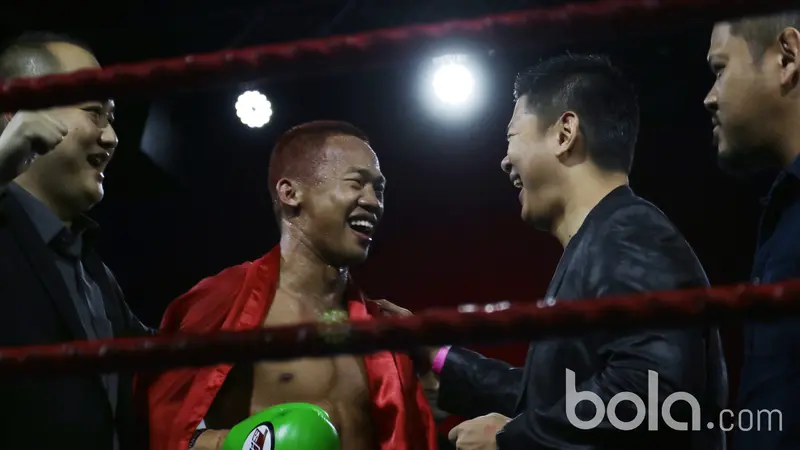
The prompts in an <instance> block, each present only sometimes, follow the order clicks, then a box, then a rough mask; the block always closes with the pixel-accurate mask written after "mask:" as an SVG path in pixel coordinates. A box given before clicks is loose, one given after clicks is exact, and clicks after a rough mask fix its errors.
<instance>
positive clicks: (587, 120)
mask: <svg viewBox="0 0 800 450" xmlns="http://www.w3.org/2000/svg"><path fill="white" fill-rule="evenodd" d="M516 98H517V102H516V106H515V109H514V114H513V117H512V119H511V123H510V124H509V127H508V152H507V155H506V157H505V158H504V159H503V161H502V168H503V170H504V171H505V172H507V173H508V174H509V177H510V179H511V182H512V184H513V185H514V186H515V187H517V188H518V189H519V190H520V194H519V198H520V202H521V203H522V219H523V220H525V221H526V222H528V223H531V224H533V225H535V226H536V227H537V228H539V229H542V230H545V231H548V232H550V233H551V234H552V235H553V236H555V237H556V238H557V239H558V240H559V241H560V242H561V244H562V245H563V247H564V254H563V256H562V258H561V261H560V262H559V264H558V267H557V269H556V273H555V275H554V276H553V279H552V281H551V283H550V286H549V288H548V291H547V297H546V299H547V300H546V301H545V302H544V304H543V307H546V306H547V305H548V304H554V303H555V302H562V301H574V300H578V299H580V300H581V301H591V299H592V298H596V297H603V296H608V295H626V294H633V293H637V292H645V291H659V290H669V289H679V288H688V287H698V286H706V285H707V283H708V281H707V279H706V276H705V273H704V271H703V268H702V267H701V265H700V263H699V261H698V260H697V258H696V256H695V254H694V252H693V251H692V249H691V248H690V247H689V245H688V244H687V243H686V241H685V240H684V238H683V237H682V236H681V234H680V233H679V232H678V230H677V229H676V228H675V226H674V225H673V224H672V223H670V221H669V220H668V219H667V218H666V217H665V216H664V214H663V213H662V212H661V211H660V210H659V209H658V208H656V207H655V206H653V205H652V204H651V203H648V202H647V201H645V200H643V199H641V198H639V197H637V196H636V195H634V193H633V192H632V191H631V189H630V188H629V187H628V185H627V183H628V172H629V171H630V168H631V163H632V160H633V152H634V146H635V144H636V136H637V133H638V126H639V117H638V114H639V111H638V105H637V101H636V97H635V94H634V92H633V89H632V88H631V87H630V85H629V84H628V83H627V82H626V81H625V79H624V77H623V76H622V75H621V74H620V73H619V72H618V71H617V70H616V69H615V68H614V67H613V66H612V65H611V64H610V63H609V62H608V61H607V60H606V59H604V58H601V57H597V56H563V57H557V58H553V59H550V60H548V61H545V62H543V63H542V64H540V65H539V66H537V67H534V68H532V69H530V70H528V71H526V72H523V73H521V74H520V75H519V77H518V78H517V82H516ZM434 355H435V356H434V357H433V363H434V364H433V366H434V367H433V368H434V372H438V373H439V382H440V384H439V393H438V404H439V405H438V406H439V407H440V408H441V409H443V410H445V411H448V412H450V413H453V414H457V415H462V416H467V417H471V418H473V419H472V420H468V421H466V422H464V423H462V424H461V425H459V426H457V427H455V428H454V429H453V430H452V431H451V432H450V439H451V440H452V441H453V442H454V443H455V444H456V447H457V448H458V449H459V450H495V449H498V450H534V449H621V448H639V449H648V450H652V449H660V448H664V449H672V450H674V449H678V448H680V449H722V448H724V445H725V443H724V434H723V433H722V431H721V430H720V429H719V423H718V416H719V413H720V411H721V410H722V408H723V407H724V402H725V398H726V395H727V381H726V374H725V363H724V359H723V355H722V352H721V344H720V340H719V334H718V331H717V330H716V329H715V328H703V327H687V328H684V329H677V330H652V329H650V330H644V331H640V332H636V333H630V332H628V333H621V332H619V333H618V332H613V331H608V332H598V333H591V334H587V335H584V336H581V337H578V338H572V339H551V340H542V341H537V342H533V343H531V345H530V348H529V350H528V356H527V360H526V363H525V368H524V370H522V369H518V368H515V367H512V366H510V365H508V364H506V363H504V362H501V361H496V360H491V359H487V358H484V357H482V356H480V355H478V354H476V353H473V352H471V351H468V350H465V349H463V348H456V347H452V348H444V349H441V350H439V351H437V352H435V353H434ZM655 376H657V378H655ZM653 391H655V392H656V394H655V397H657V400H656V399H653V394H652V393H653ZM681 392H687V393H689V394H691V395H693V396H694V399H695V400H697V403H698V404H697V405H696V406H693V407H690V403H689V402H686V401H678V402H676V403H673V404H672V406H671V407H670V408H669V411H668V412H669V413H671V415H670V416H666V415H662V414H661V412H660V411H661V409H660V405H661V404H663V402H664V401H665V400H666V399H667V397H668V396H670V395H671V394H675V393H678V396H673V397H672V399H676V398H678V397H679V396H681V394H680V393H681ZM620 393H630V394H633V395H635V396H638V397H639V399H641V403H640V404H639V405H638V406H637V405H636V404H635V403H633V402H632V401H630V400H628V401H622V402H619V403H617V402H618V401H619V400H620V399H621V398H622V397H616V399H615V400H612V398H614V397H615V396H616V395H618V394H620ZM630 394H629V395H625V396H627V397H629V398H630ZM649 394H650V396H649ZM683 397H684V398H685V396H683ZM590 399H592V400H590ZM652 402H657V403H658V406H659V407H658V408H656V407H652V406H649V405H650V404H651V403H652ZM598 406H599V407H598ZM670 418H671V419H670ZM698 420H699V421H698ZM709 423H710V424H711V426H714V429H713V430H708V429H707V427H708V426H709V425H708V424H709ZM682 424H683V425H688V427H689V431H678V430H676V429H675V428H680V425H682ZM656 427H657V430H654V428H656ZM624 428H632V429H630V430H629V431H624V430H623V429H624ZM691 430H699V431H691Z"/></svg>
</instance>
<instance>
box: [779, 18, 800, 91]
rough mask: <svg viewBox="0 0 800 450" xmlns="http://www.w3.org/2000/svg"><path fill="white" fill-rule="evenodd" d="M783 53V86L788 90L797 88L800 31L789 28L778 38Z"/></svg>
mask: <svg viewBox="0 0 800 450" xmlns="http://www.w3.org/2000/svg"><path fill="white" fill-rule="evenodd" d="M778 44H779V45H780V52H781V85H782V86H785V87H786V88H787V89H791V88H794V87H795V86H797V84H798V82H799V81H800V80H798V79H799V78H800V67H798V66H799V65H800V31H798V30H797V28H793V27H789V28H786V29H785V30H783V31H782V32H781V34H780V35H779V36H778Z"/></svg>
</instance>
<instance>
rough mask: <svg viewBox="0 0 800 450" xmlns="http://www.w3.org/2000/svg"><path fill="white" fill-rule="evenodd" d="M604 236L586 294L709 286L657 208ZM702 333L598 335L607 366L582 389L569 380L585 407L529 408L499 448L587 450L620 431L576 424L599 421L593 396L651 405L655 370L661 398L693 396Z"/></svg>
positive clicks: (627, 212) (623, 415)
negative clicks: (622, 396)
mask: <svg viewBox="0 0 800 450" xmlns="http://www.w3.org/2000/svg"><path fill="white" fill-rule="evenodd" d="M601 231H602V232H601V233H600V234H599V235H600V236H604V237H603V242H602V244H600V245H597V246H595V247H596V249H592V250H590V253H589V254H588V258H587V259H586V262H587V265H586V268H585V270H584V277H583V283H584V289H583V292H584V293H586V296H588V297H602V296H609V295H626V294H632V293H636V292H644V291H660V290H670V289H680V288H687V287H701V286H706V285H708V281H707V279H706V276H705V273H704V272H703V269H702V267H701V266H700V263H699V261H698V260H697V258H696V257H695V255H694V252H693V251H692V249H691V248H690V247H689V245H688V244H687V243H686V241H685V240H684V239H683V237H682V236H681V235H680V233H678V231H677V230H675V228H674V226H673V225H672V224H671V223H669V222H668V220H667V219H666V217H664V216H663V215H662V214H661V213H660V211H658V210H657V209H656V208H655V207H647V206H643V205H642V206H640V205H636V206H631V207H628V208H624V209H622V210H620V211H617V212H616V213H615V214H614V216H612V217H611V218H610V220H609V221H608V222H607V223H606V224H604V229H603V230H601ZM591 252H602V253H601V254H594V255H592V254H591ZM590 261H591V262H594V263H593V264H592V263H589V262H590ZM597 261H600V263H599V264H598V263H597ZM702 334H703V331H702V330H700V329H687V330H646V331H642V332H638V333H634V334H627V335H619V334H617V335H614V334H603V333H600V334H597V335H595V336H594V337H593V338H594V339H597V340H598V341H597V342H598V344H599V345H598V347H597V348H598V351H597V353H598V354H597V358H598V361H600V364H601V367H600V368H599V370H598V371H597V372H596V373H594V374H592V375H590V376H588V377H583V379H578V380H573V383H574V384H571V383H570V380H569V379H568V378H567V384H566V386H567V388H566V392H573V393H583V396H582V399H584V401H580V402H577V401H576V398H577V397H575V396H570V398H569V399H568V398H567V396H566V394H565V396H564V397H563V398H562V399H561V400H560V401H559V402H557V403H556V404H555V405H554V406H553V407H552V408H550V409H543V410H525V411H524V412H523V413H522V414H520V415H518V416H516V417H514V418H513V419H512V420H511V421H510V422H509V423H508V424H506V426H505V427H504V428H503V429H502V430H501V431H500V432H499V433H498V434H497V444H498V450H531V449H537V448H546V449H578V448H585V447H584V446H586V445H590V443H591V442H592V441H593V440H596V436H598V435H603V434H606V433H607V432H609V431H613V430H616V428H614V426H613V425H612V424H611V423H610V422H609V417H608V415H607V414H606V415H604V416H603V418H602V420H601V421H600V422H599V423H598V424H596V425H594V426H592V427H587V428H588V429H586V430H582V429H580V427H577V426H576V425H575V423H577V420H582V421H584V422H586V421H590V420H592V418H593V417H595V412H596V409H595V407H594V405H592V402H591V401H586V400H585V399H586V397H592V395H591V394H594V395H596V396H597V398H599V400H600V401H602V403H603V405H608V403H609V401H610V400H611V398H612V397H614V396H615V395H616V394H619V393H621V392H630V393H633V394H636V395H638V396H639V397H640V398H641V399H643V400H646V399H647V398H648V381H649V380H648V376H652V374H651V372H650V371H654V372H655V373H656V374H657V376H658V382H657V389H658V398H659V399H664V398H666V397H667V396H669V395H670V394H672V393H674V392H679V391H687V390H690V386H688V385H687V383H689V380H690V379H691V377H690V376H688V371H689V370H690V366H693V365H695V364H697V363H698V360H697V355H696V354H694V353H696V352H702V351H703V349H702V348H700V347H702V345H698V343H699V342H702ZM532 370H535V368H533V369H532ZM572 386H574V391H573V390H572V389H571V387H572ZM616 416H617V417H619V418H620V419H621V420H625V421H630V420H632V419H633V418H634V417H636V407H635V406H634V404H633V403H632V402H630V401H623V402H621V403H618V404H617V406H616Z"/></svg>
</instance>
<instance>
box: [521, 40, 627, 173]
mask: <svg viewBox="0 0 800 450" xmlns="http://www.w3.org/2000/svg"><path fill="white" fill-rule="evenodd" d="M523 96H524V97H525V100H526V105H525V106H526V108H528V110H529V111H530V112H532V113H533V114H535V115H536V116H537V117H538V119H539V123H540V124H541V125H542V127H543V128H546V127H549V126H551V125H552V124H554V123H555V122H556V121H557V120H558V118H559V117H561V115H562V114H563V113H565V112H567V111H573V112H575V113H576V114H577V115H578V117H579V118H580V131H581V133H582V134H583V136H584V138H585V139H586V144H587V145H586V147H587V151H588V153H589V157H590V158H591V159H592V161H593V162H594V163H595V164H597V166H598V167H600V168H601V169H603V170H608V171H619V172H624V173H628V172H630V170H631V165H632V164H633V152H634V147H635V146H636V137H637V135H638V133H639V104H638V102H637V99H636V93H635V92H634V90H633V86H632V85H631V84H630V82H629V81H628V80H627V79H626V78H625V76H624V75H623V74H622V72H620V71H619V70H618V69H617V68H616V67H614V66H613V65H612V64H611V62H610V61H609V60H608V58H606V57H604V56H600V55H572V54H569V55H563V56H557V57H554V58H551V59H548V60H546V61H544V62H542V63H540V64H539V65H537V66H535V67H532V68H530V69H527V70H525V71H523V72H521V73H520V74H519V75H517V80H516V83H515V84H514V98H515V99H516V100H519V99H520V98H521V97H523Z"/></svg>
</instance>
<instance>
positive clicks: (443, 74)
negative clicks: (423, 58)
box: [432, 55, 475, 106]
mask: <svg viewBox="0 0 800 450" xmlns="http://www.w3.org/2000/svg"><path fill="white" fill-rule="evenodd" d="M433 66H434V72H433V79H432V83H433V92H434V94H435V95H436V97H437V98H439V100H440V101H442V102H443V103H446V104H448V105H453V106H457V105H463V104H465V103H467V102H468V101H469V100H471V99H472V97H473V94H474V92H475V77H474V76H473V74H472V71H470V68H469V65H468V64H467V57H466V55H445V56H440V57H438V58H434V60H433Z"/></svg>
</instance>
